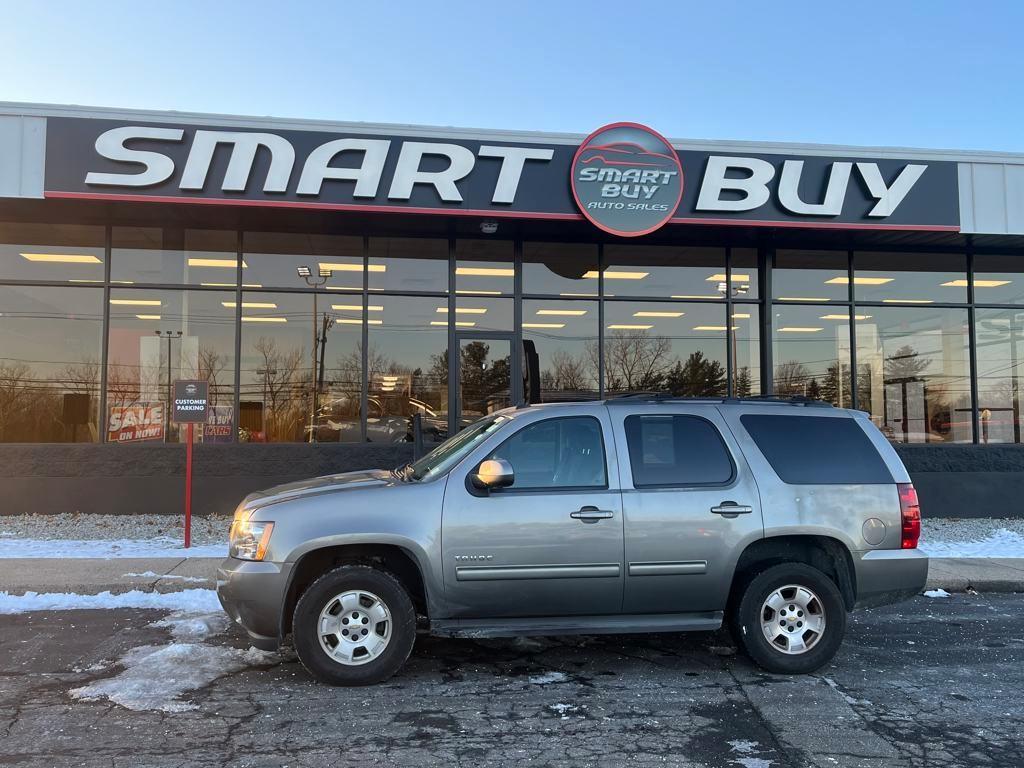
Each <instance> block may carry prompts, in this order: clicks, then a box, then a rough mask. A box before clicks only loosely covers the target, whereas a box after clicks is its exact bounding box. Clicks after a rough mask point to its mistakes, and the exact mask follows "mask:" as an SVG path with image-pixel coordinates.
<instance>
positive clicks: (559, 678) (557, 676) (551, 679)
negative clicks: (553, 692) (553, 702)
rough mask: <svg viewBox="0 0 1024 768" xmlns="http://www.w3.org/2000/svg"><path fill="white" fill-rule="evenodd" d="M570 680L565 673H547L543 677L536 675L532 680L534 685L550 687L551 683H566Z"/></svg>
mask: <svg viewBox="0 0 1024 768" xmlns="http://www.w3.org/2000/svg"><path fill="white" fill-rule="evenodd" d="M568 679H569V678H568V677H567V676H566V674H565V672H545V673H544V674H543V675H534V676H533V677H531V678H530V682H531V683H532V684H533V685H550V684H551V683H564V682H565V681H566V680H568Z"/></svg>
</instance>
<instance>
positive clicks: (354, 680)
mask: <svg viewBox="0 0 1024 768" xmlns="http://www.w3.org/2000/svg"><path fill="white" fill-rule="evenodd" d="M351 590H366V591H367V592H371V593H373V594H374V595H376V596H377V597H378V598H380V601H381V602H383V603H384V605H385V606H386V607H387V610H388V611H389V612H390V614H391V622H390V639H389V640H388V644H387V646H386V647H385V648H384V650H383V651H382V652H381V653H380V655H379V656H378V657H377V658H375V659H373V660H372V661H367V662H364V663H360V664H358V665H349V664H345V663H342V662H341V661H338V660H337V659H334V658H332V657H331V656H329V655H328V653H327V651H325V650H324V648H323V647H322V646H321V643H320V637H319V629H318V626H317V625H318V623H319V620H320V613H321V611H323V610H324V608H325V607H326V606H327V605H328V604H329V603H330V602H331V601H332V600H333V599H334V598H335V596H337V595H339V594H342V593H344V592H348V591H351ZM415 641H416V611H415V610H414V609H413V605H412V601H411V600H410V599H409V593H408V592H406V590H405V588H404V587H403V586H402V585H401V583H400V582H399V581H398V579H396V578H395V577H394V576H392V575H391V574H390V573H387V572H385V571H382V570H379V569H377V568H372V567H370V566H367V565H343V566H340V567H338V568H335V569H334V570H332V571H328V572H327V573H325V574H324V575H323V576H321V577H320V578H318V579H317V580H316V581H314V582H313V583H312V584H311V585H310V586H309V588H308V589H306V591H305V592H303V593H302V596H301V597H300V598H299V601H298V603H297V604H296V606H295V614H294V616H293V619H292V642H293V644H294V646H295V652H296V654H298V657H299V661H301V662H302V666H304V667H305V668H306V669H307V670H308V671H309V673H310V674H311V675H312V676H313V677H315V678H316V679H317V680H319V681H320V682H321V683H326V684H328V685H373V684H374V683H379V682H382V681H384V680H387V679H388V678H389V677H391V676H392V675H394V674H395V673H396V672H397V671H398V670H399V669H401V668H402V665H403V664H405V661H406V659H408V658H409V654H410V653H412V647H413V644H414V643H415Z"/></svg>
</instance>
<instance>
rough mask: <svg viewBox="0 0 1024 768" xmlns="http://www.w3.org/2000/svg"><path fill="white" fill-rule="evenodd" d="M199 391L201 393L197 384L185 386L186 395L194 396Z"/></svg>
mask: <svg viewBox="0 0 1024 768" xmlns="http://www.w3.org/2000/svg"><path fill="white" fill-rule="evenodd" d="M198 391H199V388H198V387H197V386H196V385H195V384H186V385H185V394H187V395H194V394H195V393H196V392H198Z"/></svg>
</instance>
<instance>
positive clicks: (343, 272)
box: [242, 232, 363, 293]
mask: <svg viewBox="0 0 1024 768" xmlns="http://www.w3.org/2000/svg"><path fill="white" fill-rule="evenodd" d="M242 246H243V248H244V252H243V256H242V260H243V262H244V264H245V269H243V270H242V272H243V279H244V285H243V286H242V287H243V288H306V287H308V284H307V283H306V281H305V280H304V279H303V278H301V277H299V275H298V273H297V272H296V269H297V268H298V267H309V268H310V270H312V272H313V274H314V275H316V274H318V272H319V270H320V269H321V268H323V269H328V270H330V271H331V276H330V277H329V278H327V282H326V283H324V288H323V289H324V290H328V291H342V292H346V293H352V292H356V293H362V290H363V238H362V237H358V236H339V235H309V234H293V233H289V232H246V233H245V235H244V236H243V240H242Z"/></svg>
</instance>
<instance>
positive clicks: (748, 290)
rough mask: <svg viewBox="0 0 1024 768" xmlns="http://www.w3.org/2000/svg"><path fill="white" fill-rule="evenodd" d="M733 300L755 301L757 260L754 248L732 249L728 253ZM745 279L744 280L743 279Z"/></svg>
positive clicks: (756, 296) (758, 295)
mask: <svg viewBox="0 0 1024 768" xmlns="http://www.w3.org/2000/svg"><path fill="white" fill-rule="evenodd" d="M729 259H730V264H731V265H732V273H733V274H732V286H733V294H732V297H733V298H734V299H757V298H759V297H760V291H759V289H758V286H757V284H758V279H757V277H758V258H757V249H756V248H733V249H732V250H731V252H730V256H729ZM745 278H746V279H745Z"/></svg>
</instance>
